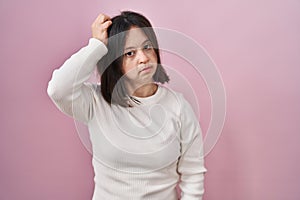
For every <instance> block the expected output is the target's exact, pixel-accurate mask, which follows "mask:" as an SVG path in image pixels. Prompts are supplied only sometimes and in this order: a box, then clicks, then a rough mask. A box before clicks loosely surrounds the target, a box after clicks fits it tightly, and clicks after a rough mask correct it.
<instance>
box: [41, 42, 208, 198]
mask: <svg viewBox="0 0 300 200" xmlns="http://www.w3.org/2000/svg"><path fill="white" fill-rule="evenodd" d="M106 53H107V48H106V46H105V45H104V44H103V43H102V42H101V41H100V40H97V39H95V38H90V39H89V43H88V45H86V46H85V47H83V48H81V49H80V50H79V51H78V52H76V53H75V54H73V55H72V56H71V57H70V58H69V59H67V60H66V61H65V62H64V64H63V65H62V66H61V67H60V68H59V69H56V70H54V72H53V74H52V78H51V80H50V81H49V84H48V89H47V92H48V95H49V96H50V98H51V99H52V101H53V102H54V103H55V105H56V106H57V107H58V109H59V110H61V111H62V112H63V113H65V114H67V115H69V116H71V117H73V118H74V119H76V120H79V121H81V122H83V123H85V124H86V125H87V126H88V129H89V134H90V140H91V143H92V150H93V160H92V163H93V168H94V172H95V177H94V181H95V189H94V194H93V200H177V199H181V200H201V199H202V195H203V193H204V185H203V184H204V173H205V172H206V169H205V167H204V159H203V144H202V135H201V128H200V125H199V122H198V120H197V117H196V116H195V114H194V112H193V110H192V108H191V106H190V104H189V103H188V102H187V101H186V100H185V99H184V97H183V95H181V94H179V93H177V92H174V91H173V90H171V89H170V88H167V87H165V86H163V85H158V89H157V91H156V92H155V94H153V95H152V96H150V97H145V98H140V97H135V98H136V99H138V100H139V101H140V102H141V103H139V104H134V102H132V103H133V104H134V106H132V107H123V106H120V105H115V104H111V105H110V104H108V103H107V102H106V101H105V100H104V98H103V96H102V95H101V91H100V86H99V85H98V84H95V83H90V82H88V79H89V78H90V76H91V74H92V73H93V72H94V70H95V67H96V63H97V62H98V61H99V60H100V59H101V58H102V57H103V56H104V55H105V54H106ZM177 184H179V187H180V189H181V195H179V196H178V195H177V192H176V185H177Z"/></svg>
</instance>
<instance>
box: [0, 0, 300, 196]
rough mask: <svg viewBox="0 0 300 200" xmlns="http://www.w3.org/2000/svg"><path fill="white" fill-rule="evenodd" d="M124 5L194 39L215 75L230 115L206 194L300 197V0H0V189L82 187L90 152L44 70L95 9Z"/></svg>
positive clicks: (84, 30) (86, 188)
mask: <svg viewBox="0 0 300 200" xmlns="http://www.w3.org/2000/svg"><path fill="white" fill-rule="evenodd" d="M125 9H131V10H135V11H139V12H141V13H143V14H144V15H145V16H147V17H148V18H149V19H150V20H151V22H152V23H153V25H154V26H158V27H163V28H169V29H174V30H177V31H180V32H182V33H185V34H187V35H188V36H190V37H192V38H193V39H195V40H196V41H197V42H198V43H200V44H201V45H203V46H204V47H205V49H206V50H207V52H208V53H209V54H210V56H211V57H212V59H213V60H214V62H215V63H216V64H217V66H218V69H219V71H220V74H221V75H222V78H223V81H224V85H225V88H226V93H227V115H226V121H225V125H224V129H223V132H222V134H221V136H220V138H219V140H218V143H217V144H216V146H215V147H214V149H213V150H212V151H211V152H210V154H208V156H206V167H207V169H208V172H207V174H206V180H205V187H206V193H205V197H204V200H220V199H222V200H283V199H284V200H298V199H300V190H299V186H300V170H299V169H300V147H299V142H300V103H299V102H300V89H299V86H300V79H299V73H300V66H299V63H300V56H299V53H300V1H297V0H286V1H279V0H263V1H261V0H251V1H250V0H227V1H221V0H213V1H196V0H194V1H192V0H189V1H187V0H186V1H182V2H179V1H177V2H176V1H171V0H165V1H162V0H160V1H141V0H136V1H108V0H107V1H100V0H90V1H85V0H76V1H71V0H61V1H45V0H27V1H16V0H9V1H8V0H6V1H4V0H2V1H1V3H0V22H1V23H0V24H1V33H0V34H1V39H0V41H1V49H0V60H1V75H0V76H1V77H0V87H1V104H0V106H1V127H0V134H1V135H0V162H1V163H0V199H1V200H18V199H20V200H21V199H22V200H32V199H34V200H40V199H43V200H53V199H57V200H66V199H72V200H82V199H91V196H92V192H93V169H92V166H91V155H90V154H89V152H88V151H87V150H86V149H85V147H84V146H83V144H82V142H81V140H80V138H79V137H78V134H77V131H76V128H75V126H74V121H73V120H72V119H71V118H69V117H67V116H65V115H63V114H62V113H60V112H59V111H58V110H57V109H56V108H55V106H54V105H53V103H52V102H51V101H50V99H49V98H48V96H47V93H46V88H47V84H48V81H49V79H50V77H51V74H52V71H53V70H54V69H55V68H57V67H59V66H60V65H61V64H62V63H63V61H64V60H65V59H67V58H68V57H69V56H70V55H71V54H72V53H74V52H75V51H77V50H78V49H79V48H80V47H82V46H84V45H85V44H87V41H88V38H89V37H90V35H91V32H90V25H91V23H92V22H93V20H94V18H95V17H96V16H97V15H98V13H99V12H104V13H107V14H108V15H116V14H119V11H120V10H125ZM165 60H166V61H167V62H168V65H170V66H172V65H174V66H177V65H178V63H175V62H173V63H172V60H168V57H167V56H166V59H165ZM163 61H164V60H163ZM198 95H199V94H198ZM200 96H201V95H200ZM204 96H205V95H203V96H201V97H200V98H203V104H201V105H200V107H203V108H202V109H201V113H202V118H201V124H202V125H203V129H204V131H205V130H206V129H207V126H208V123H209V120H210V116H209V109H208V107H209V106H207V105H206V104H207V97H204ZM205 99H206V100H205Z"/></svg>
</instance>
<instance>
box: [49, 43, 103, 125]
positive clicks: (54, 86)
mask: <svg viewBox="0 0 300 200" xmlns="http://www.w3.org/2000/svg"><path fill="white" fill-rule="evenodd" d="M106 53H107V48H106V46H105V44H103V43H102V42H101V41H100V40H97V39H95V38H90V39H89V43H88V45H87V46H85V47H83V48H81V49H80V50H79V51H78V52H76V53H75V54H73V55H72V56H71V57H70V58H69V59H67V60H66V61H65V62H64V64H63V65H62V66H61V67H60V68H59V69H56V70H54V72H53V74H52V78H51V80H50V81H49V83H48V88H47V93H48V95H49V97H50V98H51V99H52V101H53V102H54V104H55V105H56V106H57V107H58V109H59V110H61V111H62V112H63V113H65V114H67V115H69V116H71V117H73V118H74V119H76V120H79V121H82V122H84V123H87V122H88V121H89V120H90V119H91V118H92V116H93V101H94V97H93V92H92V90H93V87H92V85H91V84H89V83H87V82H86V81H87V80H88V79H89V78H90V76H91V74H92V72H93V71H94V69H95V67H96V64H97V62H98V61H99V60H100V59H101V58H102V57H103V56H104V55H105V54H106Z"/></svg>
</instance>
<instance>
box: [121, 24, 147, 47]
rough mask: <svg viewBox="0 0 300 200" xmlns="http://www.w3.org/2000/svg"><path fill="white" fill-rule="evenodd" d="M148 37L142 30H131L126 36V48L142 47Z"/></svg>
mask: <svg viewBox="0 0 300 200" xmlns="http://www.w3.org/2000/svg"><path fill="white" fill-rule="evenodd" d="M147 40H148V37H147V36H146V34H145V33H144V31H143V30H142V29H141V28H135V27H134V28H131V29H130V30H129V31H128V32H127V35H126V41H125V48H131V47H132V48H136V47H139V46H140V45H142V44H143V43H144V42H145V41H147Z"/></svg>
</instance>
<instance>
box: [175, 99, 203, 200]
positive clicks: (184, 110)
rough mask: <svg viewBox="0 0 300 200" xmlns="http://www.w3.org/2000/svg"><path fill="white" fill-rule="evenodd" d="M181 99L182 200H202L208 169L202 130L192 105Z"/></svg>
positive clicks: (180, 167) (180, 172)
mask: <svg viewBox="0 0 300 200" xmlns="http://www.w3.org/2000/svg"><path fill="white" fill-rule="evenodd" d="M181 99H182V101H181V102H182V105H181V116H180V119H181V133H180V137H181V138H180V139H181V156H180V158H179V162H178V168H177V170H178V173H179V174H180V183H179V188H180V189H181V200H202V196H203V193H204V173H205V172H206V169H205V167H204V156H203V154H204V153H203V140H202V133H201V128H200V125H199V122H198V120H197V118H196V116H195V114H194V111H193V110H192V108H191V106H190V104H189V103H188V102H187V101H186V100H185V99H184V98H183V97H181Z"/></svg>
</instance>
